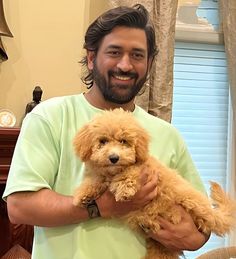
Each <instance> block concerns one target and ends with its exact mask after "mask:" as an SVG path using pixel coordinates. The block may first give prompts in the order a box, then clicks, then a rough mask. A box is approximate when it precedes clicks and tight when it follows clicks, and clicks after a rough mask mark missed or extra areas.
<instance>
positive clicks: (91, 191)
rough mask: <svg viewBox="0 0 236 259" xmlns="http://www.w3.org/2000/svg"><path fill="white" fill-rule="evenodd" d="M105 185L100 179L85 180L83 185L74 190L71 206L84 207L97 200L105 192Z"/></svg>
mask: <svg viewBox="0 0 236 259" xmlns="http://www.w3.org/2000/svg"><path fill="white" fill-rule="evenodd" d="M106 189H107V185H106V184H105V183H104V182H103V181H102V179H100V178H96V179H93V178H90V177H88V178H85V179H84V181H83V183H82V184H81V185H80V186H79V187H78V188H77V189H76V190H75V193H74V199H73V204H74V205H75V206H79V207H85V206H86V205H87V204H89V203H90V202H91V201H92V200H94V199H97V198H98V197H99V196H100V195H101V194H102V193H103V192H104V191H105V190H106Z"/></svg>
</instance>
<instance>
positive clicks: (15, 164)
mask: <svg viewBox="0 0 236 259" xmlns="http://www.w3.org/2000/svg"><path fill="white" fill-rule="evenodd" d="M99 112H102V110H100V109H97V108H95V107H93V106H91V105H90V104H89V103H88V102H87V100H86V99H85V97H84V95H83V94H79V95H74V96H65V97H57V98H53V99H50V100H47V101H44V102H42V103H41V104H39V105H38V106H37V107H35V108H34V110H33V111H32V112H31V113H29V114H28V115H27V116H26V118H25V119H24V122H23V125H22V128H21V132H20V136H19V138H18V142H17V144H16V148H15V152H14V156H13V159H12V164H11V168H10V172H9V176H8V181H7V185H6V189H5V192H4V194H3V197H4V199H6V197H7V196H8V195H9V194H11V193H14V192H19V191H38V190H40V189H42V188H49V189H51V190H54V191H56V192H58V193H61V194H64V195H72V194H73V192H74V190H75V188H76V187H78V185H79V184H80V183H81V181H82V179H83V172H84V165H83V164H82V163H81V161H80V160H79V159H78V157H76V156H75V153H74V150H73V145H72V140H73V138H74V136H75V134H76V132H77V131H78V129H79V128H80V127H81V126H83V125H84V124H85V123H87V122H89V121H90V120H91V118H93V116H94V115H95V114H96V113H99ZM133 115H134V116H135V117H136V118H137V120H138V121H139V122H140V123H141V125H142V126H143V127H144V128H146V129H147V131H148V132H149V134H150V135H151V139H152V140H151V144H150V152H151V154H152V155H153V156H155V157H156V158H158V159H160V160H161V161H162V162H163V163H165V164H166V165H167V166H169V167H172V168H175V169H177V170H178V171H179V172H180V173H181V175H182V176H183V177H184V178H186V179H187V180H188V181H189V182H191V183H192V184H193V185H194V186H195V188H197V189H199V190H201V191H204V187H203V184H202V182H201V180H200V178H199V175H198V173H197V171H196V168H195V166H194V164H193V162H192V159H191V157H190V155H189V152H188V150H187V148H186V145H185V143H184V141H183V139H182V137H181V136H180V134H179V133H178V131H177V130H176V129H175V128H174V127H173V126H172V125H170V124H169V123H167V122H165V121H163V120H160V119H158V118H156V117H154V116H152V115H150V114H148V113H146V112H145V111H144V110H142V109H141V108H140V107H138V106H136V107H135V110H134V112H133ZM34 231H35V232H34V244H33V252H32V259H45V258H49V259H131V258H132V259H140V258H142V257H143V256H144V254H145V251H146V250H145V241H144V240H143V238H141V237H140V236H138V235H137V234H135V233H133V232H132V231H131V230H129V229H128V228H127V227H126V226H124V225H122V224H121V223H120V222H119V221H118V220H105V219H101V218H100V219H93V220H88V221H86V222H84V223H80V224H74V225H67V226H63V227H53V228H46V227H35V228H34Z"/></svg>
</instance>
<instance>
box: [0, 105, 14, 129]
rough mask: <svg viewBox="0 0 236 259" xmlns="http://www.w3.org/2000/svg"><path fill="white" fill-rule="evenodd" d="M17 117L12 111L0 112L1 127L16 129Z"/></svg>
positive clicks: (4, 110) (3, 110)
mask: <svg viewBox="0 0 236 259" xmlns="http://www.w3.org/2000/svg"><path fill="white" fill-rule="evenodd" d="M15 124H16V117H15V115H14V114H13V112H12V111H10V110H7V109H2V110H0V127H14V126H15Z"/></svg>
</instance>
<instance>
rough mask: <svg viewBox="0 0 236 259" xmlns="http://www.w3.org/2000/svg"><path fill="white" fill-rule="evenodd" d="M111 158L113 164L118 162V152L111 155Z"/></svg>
mask: <svg viewBox="0 0 236 259" xmlns="http://www.w3.org/2000/svg"><path fill="white" fill-rule="evenodd" d="M109 160H110V161H111V162H112V164H115V163H116V162H118V161H119V156H118V155H116V154H112V155H110V156H109Z"/></svg>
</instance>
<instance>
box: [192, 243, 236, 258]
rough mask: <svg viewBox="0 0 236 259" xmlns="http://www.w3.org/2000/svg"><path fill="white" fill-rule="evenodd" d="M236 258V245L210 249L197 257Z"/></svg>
mask: <svg viewBox="0 0 236 259" xmlns="http://www.w3.org/2000/svg"><path fill="white" fill-rule="evenodd" d="M230 258H236V246H231V247H222V248H217V249H213V250H211V251H208V252H206V253H204V254H202V255H200V256H199V257H197V258H196V259H230Z"/></svg>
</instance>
